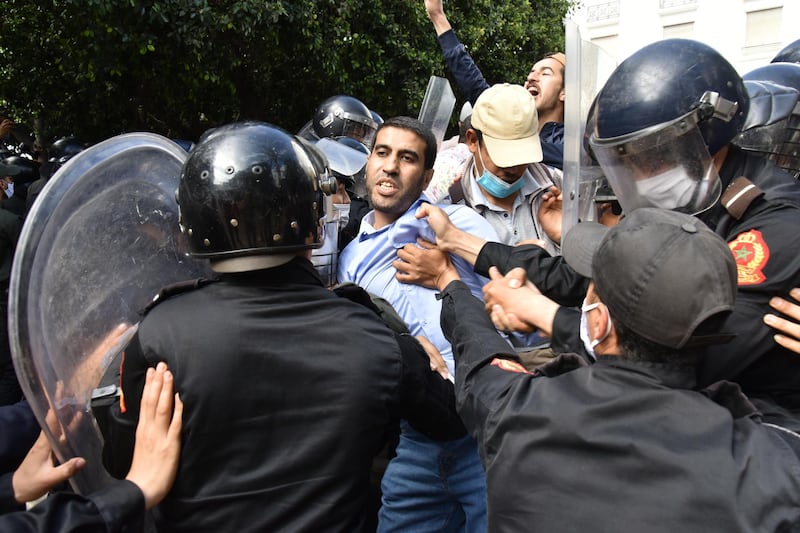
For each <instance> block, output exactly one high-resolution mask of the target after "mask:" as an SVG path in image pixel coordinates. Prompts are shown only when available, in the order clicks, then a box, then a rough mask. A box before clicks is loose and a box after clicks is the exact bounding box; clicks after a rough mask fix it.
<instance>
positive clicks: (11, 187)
mask: <svg viewBox="0 0 800 533" xmlns="http://www.w3.org/2000/svg"><path fill="white" fill-rule="evenodd" d="M3 192H5V193H6V196H7V197H8V198H11V197H12V196H14V184H13V183H9V184H8V187H6V190H5V191H3Z"/></svg>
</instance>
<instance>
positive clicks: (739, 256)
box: [728, 229, 769, 285]
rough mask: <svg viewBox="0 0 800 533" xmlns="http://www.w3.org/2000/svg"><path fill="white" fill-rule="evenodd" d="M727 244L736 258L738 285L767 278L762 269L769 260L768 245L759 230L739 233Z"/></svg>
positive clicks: (753, 282)
mask: <svg viewBox="0 0 800 533" xmlns="http://www.w3.org/2000/svg"><path fill="white" fill-rule="evenodd" d="M728 246H729V247H730V249H731V252H733V258H734V259H735V260H736V269H737V271H738V281H737V282H738V284H739V285H758V284H759V283H761V282H763V281H764V280H766V279H767V277H766V276H765V275H764V271H763V269H764V267H765V266H766V264H767V261H769V247H768V246H767V243H766V241H764V236H763V235H762V234H761V232H760V231H758V230H755V229H751V230H749V231H745V232H744V233H740V234H739V235H737V236H736V238H735V239H734V240H732V241H730V242H729V243H728Z"/></svg>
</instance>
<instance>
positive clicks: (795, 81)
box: [742, 62, 800, 91]
mask: <svg viewBox="0 0 800 533" xmlns="http://www.w3.org/2000/svg"><path fill="white" fill-rule="evenodd" d="M742 79H744V80H745V81H748V80H750V81H771V82H773V83H777V84H778V85H785V86H786V87H791V88H792V89H797V90H798V91H800V64H798V63H791V62H780V63H777V62H772V63H770V64H769V65H764V66H763V67H758V68H756V69H753V70H751V71H750V72H748V73H747V74H745V75H744V76H742Z"/></svg>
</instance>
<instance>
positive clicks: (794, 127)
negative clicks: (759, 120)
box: [735, 104, 800, 177]
mask: <svg viewBox="0 0 800 533" xmlns="http://www.w3.org/2000/svg"><path fill="white" fill-rule="evenodd" d="M735 144H736V145H737V146H739V147H740V148H742V149H743V150H747V151H750V152H759V153H762V154H764V155H766V156H767V158H769V159H770V160H771V161H772V162H774V163H775V164H776V165H778V166H779V167H781V168H783V169H786V170H788V171H789V172H791V173H792V174H793V175H794V176H795V177H797V176H800V104H798V105H797V107H796V108H795V111H794V112H793V113H792V114H791V115H789V116H788V117H786V118H784V119H782V120H779V121H777V122H773V123H772V124H769V125H766V126H757V127H754V128H750V129H749V130H747V131H745V132H743V133H742V134H741V135H739V137H737V139H736V141H735Z"/></svg>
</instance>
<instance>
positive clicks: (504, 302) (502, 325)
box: [483, 267, 541, 333]
mask: <svg viewBox="0 0 800 533" xmlns="http://www.w3.org/2000/svg"><path fill="white" fill-rule="evenodd" d="M489 277H490V279H491V281H489V283H487V284H486V285H484V286H483V300H484V304H485V306H486V312H487V313H489V315H490V316H491V317H492V322H494V325H495V327H496V328H497V329H499V330H502V331H522V332H525V333H528V332H531V331H533V330H534V329H536V327H535V326H534V325H533V324H530V323H528V322H526V321H525V320H523V319H522V318H521V315H522V311H523V310H524V308H525V307H527V306H528V305H529V298H530V296H531V295H537V294H541V293H540V292H539V289H537V288H536V286H535V285H534V284H533V283H530V282H529V281H528V280H527V278H526V276H525V271H524V270H523V269H521V268H514V269H512V270H510V271H509V272H508V273H507V274H506V275H505V276H503V275H502V274H501V273H500V271H499V270H498V269H497V267H491V268H490V269H489Z"/></svg>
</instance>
